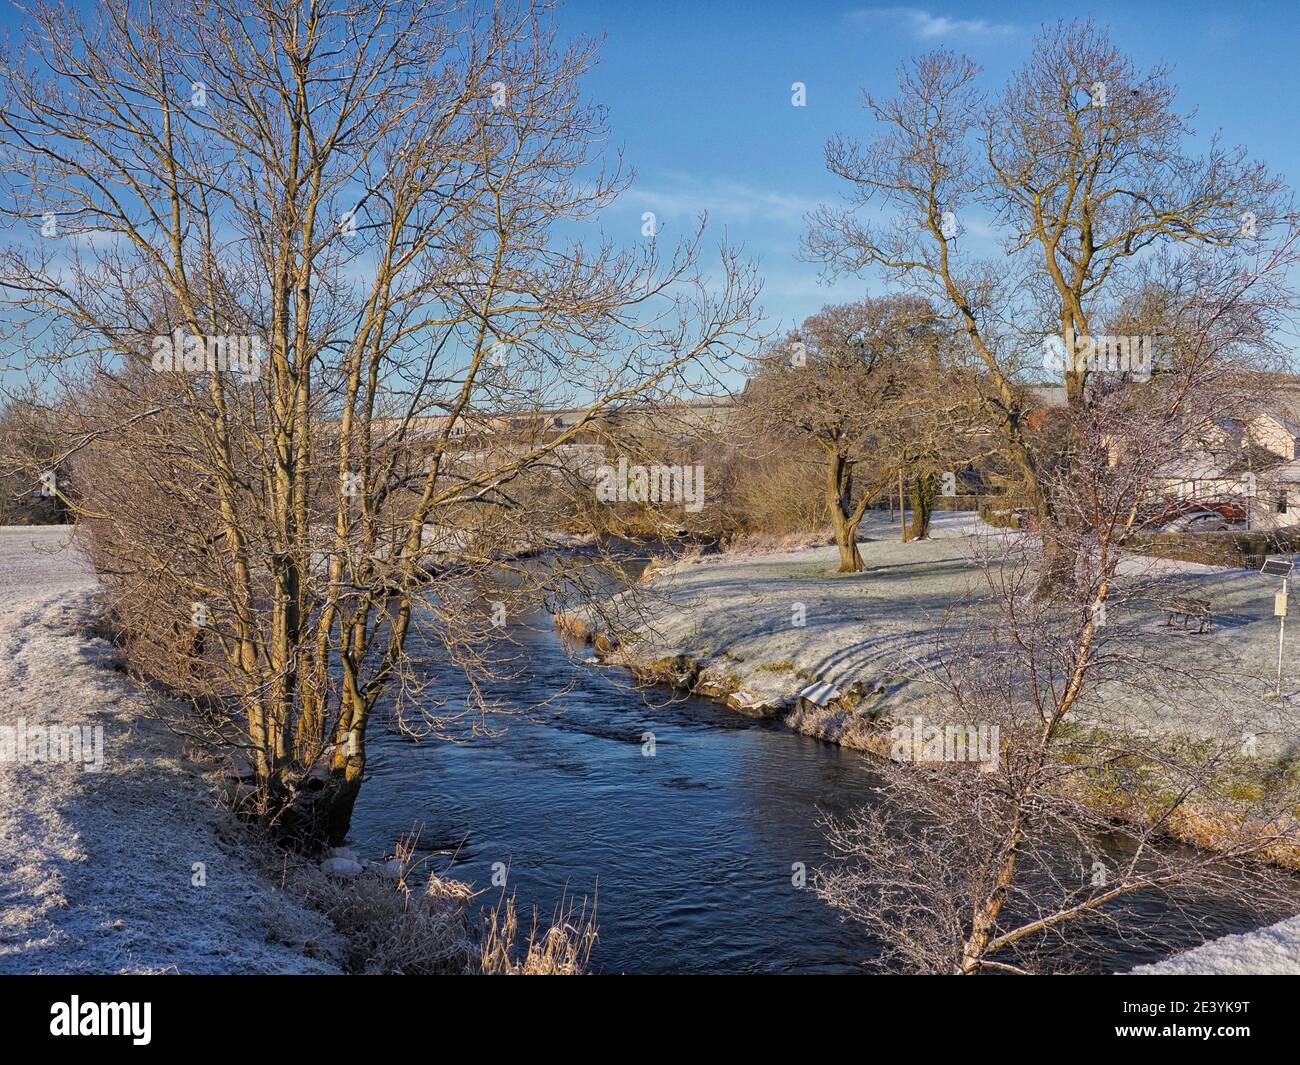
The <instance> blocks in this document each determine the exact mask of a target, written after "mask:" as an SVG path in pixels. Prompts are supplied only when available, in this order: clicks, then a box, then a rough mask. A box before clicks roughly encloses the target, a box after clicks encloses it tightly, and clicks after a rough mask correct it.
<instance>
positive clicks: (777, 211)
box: [620, 175, 817, 229]
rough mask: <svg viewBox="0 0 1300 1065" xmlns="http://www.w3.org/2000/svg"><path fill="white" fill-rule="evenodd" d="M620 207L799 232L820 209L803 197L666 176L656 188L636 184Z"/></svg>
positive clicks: (735, 183) (736, 184) (734, 183)
mask: <svg viewBox="0 0 1300 1065" xmlns="http://www.w3.org/2000/svg"><path fill="white" fill-rule="evenodd" d="M620 204H621V205H623V206H631V205H636V206H638V207H640V208H642V209H644V210H650V211H654V212H656V213H657V214H658V215H660V216H661V217H663V218H667V219H671V220H674V221H678V222H681V221H693V220H694V219H695V218H696V216H698V215H699V214H701V213H703V212H707V213H708V215H709V219H710V222H711V223H721V224H726V223H727V222H766V223H769V224H772V225H778V226H784V227H791V226H793V227H796V228H800V229H802V227H803V224H804V221H803V218H804V215H806V214H807V213H808V212H809V211H812V210H814V209H815V208H816V207H817V201H816V200H810V199H807V198H805V197H802V196H797V195H790V194H788V193H783V192H777V191H775V190H772V189H761V188H755V187H754V186H752V185H746V184H744V183H743V182H738V181H727V180H700V179H698V178H693V177H690V176H687V175H667V176H666V178H665V179H663V180H660V181H658V182H656V183H655V184H653V185H650V184H647V185H640V184H637V185H635V186H633V188H632V190H631V191H629V192H628V193H627V194H626V196H625V197H624V199H623V200H621V201H620Z"/></svg>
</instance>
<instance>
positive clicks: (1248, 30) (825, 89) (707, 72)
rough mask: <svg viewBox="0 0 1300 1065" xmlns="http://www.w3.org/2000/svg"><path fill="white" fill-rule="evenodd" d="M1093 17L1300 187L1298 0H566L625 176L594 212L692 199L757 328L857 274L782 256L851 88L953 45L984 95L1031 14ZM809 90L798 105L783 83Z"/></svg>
mask: <svg viewBox="0 0 1300 1065" xmlns="http://www.w3.org/2000/svg"><path fill="white" fill-rule="evenodd" d="M1089 14H1091V15H1092V16H1093V18H1094V19H1095V21H1096V22H1098V23H1100V24H1102V25H1105V26H1108V27H1109V28H1110V32H1111V35H1112V37H1113V39H1114V40H1115V41H1116V43H1117V44H1119V45H1120V47H1122V48H1123V49H1124V50H1126V51H1127V52H1129V54H1130V55H1132V56H1133V58H1134V60H1135V62H1137V64H1138V65H1139V67H1145V66H1150V65H1154V64H1155V63H1158V62H1162V61H1163V62H1164V63H1165V64H1166V65H1168V66H1169V67H1170V68H1171V71H1172V80H1173V82H1174V84H1175V85H1177V86H1178V87H1179V89H1180V97H1179V100H1180V104H1181V107H1182V110H1184V111H1187V110H1189V109H1193V108H1194V109H1196V111H1197V112H1198V114H1197V117H1196V119H1195V120H1194V123H1193V124H1194V126H1195V128H1196V129H1197V131H1198V133H1201V134H1205V133H1209V132H1212V131H1214V130H1215V129H1220V130H1222V131H1223V133H1224V135H1225V138H1226V139H1227V140H1228V142H1230V143H1233V144H1236V143H1242V144H1245V145H1246V146H1247V147H1248V148H1249V149H1250V151H1251V153H1252V154H1253V155H1254V156H1255V157H1257V158H1260V159H1262V160H1264V161H1265V162H1266V163H1268V164H1269V166H1270V167H1271V168H1272V169H1274V170H1275V171H1278V172H1280V173H1281V174H1282V175H1283V176H1284V177H1286V178H1288V179H1289V181H1290V182H1291V183H1292V184H1293V185H1294V184H1295V183H1296V181H1297V180H1300V158H1298V157H1300V145H1298V141H1297V123H1296V118H1295V108H1296V105H1297V103H1298V102H1300V61H1298V60H1297V56H1296V42H1297V41H1300V5H1296V4H1294V3H1251V2H1249V0H1247V2H1238V3H1232V4H1224V3H1203V2H1192V3H1187V2H1183V3H1150V2H1147V3H1142V4H1140V5H1134V4H1108V5H1102V6H1098V7H1095V8H1092V9H1089V8H1086V7H1080V6H1078V5H1070V4H1056V3H1051V4H1047V3H1039V4H1012V3H978V2H975V3H972V2H969V0H967V2H963V3H953V4H947V5H937V6H930V5H925V6H916V7H910V6H894V5H881V6H876V7H871V6H864V5H853V4H843V3H827V2H817V0H813V2H795V0H747V2H735V3H733V2H729V0H728V2H719V0H700V2H696V3H688V2H680V0H668V2H655V3H622V2H619V3H601V2H597V0H570V2H568V3H566V4H563V5H562V6H561V8H560V10H559V15H558V20H559V25H560V27H561V29H562V30H563V31H564V32H566V33H567V32H573V33H586V34H591V35H601V34H603V35H604V37H605V41H604V45H603V47H602V48H601V57H602V61H601V65H600V66H599V68H598V69H597V70H595V71H594V72H593V73H592V75H591V76H590V78H589V80H588V83H587V84H588V88H589V90H590V92H591V94H592V96H593V97H594V98H595V99H596V100H598V101H600V102H602V103H604V104H606V105H607V106H608V107H609V108H610V125H611V130H612V133H613V141H614V143H615V144H621V145H622V146H623V147H624V149H625V151H626V158H627V162H628V163H629V164H630V165H631V166H632V167H634V168H635V170H636V171H637V180H636V183H635V185H634V186H633V188H632V190H630V191H629V192H628V193H627V194H626V195H625V197H624V198H623V199H622V200H620V202H619V204H618V206H617V207H616V208H615V209H613V210H612V211H611V212H610V214H609V216H608V217H607V219H606V226H607V227H608V228H609V229H610V231H611V232H612V233H615V234H617V233H619V232H621V230H622V227H627V232H628V233H631V234H636V233H638V232H639V229H640V225H641V214H642V212H643V211H645V210H653V211H655V212H656V214H657V215H658V217H659V220H660V225H661V234H664V235H667V234H669V233H672V232H674V231H676V232H681V231H682V230H683V229H687V228H690V224H691V221H692V220H693V218H694V217H695V215H696V214H697V213H698V212H699V211H700V210H702V209H707V210H708V211H709V217H710V229H711V230H712V231H713V232H716V233H720V232H721V231H723V230H725V231H726V233H727V235H728V237H729V238H730V239H732V240H733V241H741V242H743V243H744V245H745V247H746V248H747V250H748V251H749V253H750V255H751V256H753V257H755V258H757V259H758V260H759V263H760V266H761V269H762V273H763V275H764V277H765V279H766V283H765V287H764V294H763V305H764V308H765V309H766V311H767V313H768V315H769V319H770V324H772V325H777V324H780V325H784V326H789V325H793V324H795V323H796V322H798V321H799V320H800V319H802V318H803V317H804V316H805V315H807V314H809V313H811V312H812V311H815V310H816V309H817V308H818V307H820V306H821V305H822V304H823V303H825V302H829V301H837V300H842V299H850V298H853V297H855V296H857V295H860V294H862V293H863V292H864V291H866V290H867V288H868V283H867V282H866V281H841V282H840V283H839V284H838V285H837V286H836V287H835V288H833V289H831V288H827V287H826V286H824V285H821V284H819V283H818V277H817V274H818V271H817V268H816V267H815V266H813V265H810V264H807V263H802V262H800V261H799V260H798V258H797V256H798V246H799V238H800V235H801V234H802V232H803V229H804V225H803V220H802V219H803V215H804V213H805V212H806V211H808V210H809V209H810V208H812V207H813V206H815V205H816V204H817V203H818V202H825V201H832V200H835V199H836V198H837V197H838V196H839V195H840V191H841V190H840V188H839V182H838V181H837V180H836V179H834V178H832V177H831V176H830V175H829V174H828V173H827V172H826V170H825V165H824V161H823V156H822V151H823V146H824V144H825V141H826V138H827V137H828V136H829V135H831V134H832V133H833V132H835V131H837V130H839V131H844V132H848V133H853V134H856V135H860V136H865V135H866V134H867V133H868V132H869V125H868V117H867V114H866V112H865V111H864V110H863V109H862V107H861V101H862V90H863V89H867V90H868V91H870V92H872V93H874V94H879V95H889V94H891V92H892V87H893V85H894V84H895V75H896V71H897V68H898V65H899V63H900V62H902V61H903V60H905V59H906V58H907V57H909V56H912V55H917V54H921V53H924V52H927V51H930V50H932V49H934V48H937V47H941V46H942V47H948V48H951V49H953V50H955V51H959V52H964V53H966V54H967V55H969V56H970V57H971V58H972V59H974V60H975V61H976V62H977V63H979V64H980V65H981V66H982V67H984V69H985V75H984V80H985V85H986V87H987V88H988V89H990V90H995V89H997V88H999V87H1000V86H1001V85H1002V84H1003V83H1004V82H1005V80H1006V78H1007V76H1008V75H1009V74H1010V73H1011V72H1012V71H1013V70H1014V69H1016V68H1017V67H1018V66H1020V65H1021V63H1023V61H1024V60H1025V58H1026V57H1027V55H1028V52H1029V48H1030V45H1031V43H1032V40H1033V36H1034V33H1035V31H1036V30H1037V29H1038V27H1039V26H1040V25H1041V24H1042V23H1044V22H1055V21H1056V20H1057V19H1058V18H1064V19H1071V18H1075V17H1083V16H1086V15H1089ZM794 81H802V82H804V83H805V84H806V85H807V106H806V107H804V108H795V107H792V106H791V104H790V85H791V83H792V82H794Z"/></svg>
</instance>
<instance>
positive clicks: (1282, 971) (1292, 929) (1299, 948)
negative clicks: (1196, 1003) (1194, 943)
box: [1133, 917, 1300, 976]
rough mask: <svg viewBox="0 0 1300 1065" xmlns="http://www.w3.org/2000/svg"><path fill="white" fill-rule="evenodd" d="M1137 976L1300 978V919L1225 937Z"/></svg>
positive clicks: (1145, 967) (1142, 968)
mask: <svg viewBox="0 0 1300 1065" xmlns="http://www.w3.org/2000/svg"><path fill="white" fill-rule="evenodd" d="M1133 972H1134V973H1135V974H1137V975H1148V974H1153V973H1154V974H1160V973H1165V974H1169V975H1173V976H1295V975H1297V974H1300V917H1289V918H1287V919H1286V920H1285V921H1279V922H1278V923H1277V924H1275V925H1269V926H1268V927H1267V928H1260V929H1257V930H1256V931H1254V932H1246V933H1244V934H1242V935H1239V936H1224V937H1223V938H1222V939H1216V940H1213V941H1212V942H1209V943H1203V944H1202V945H1201V946H1199V947H1196V948H1194V949H1192V950H1185V951H1183V953H1181V954H1175V955H1174V956H1173V957H1172V958H1166V959H1165V960H1164V961H1160V962H1156V963H1155V964H1153V965H1139V966H1138V967H1137V968H1136V969H1134V970H1133Z"/></svg>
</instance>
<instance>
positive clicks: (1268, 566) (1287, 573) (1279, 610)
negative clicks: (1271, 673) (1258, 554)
mask: <svg viewBox="0 0 1300 1065" xmlns="http://www.w3.org/2000/svg"><path fill="white" fill-rule="evenodd" d="M1294 568H1295V563H1294V562H1292V561H1291V559H1289V558H1276V557H1274V558H1266V559H1264V565H1262V566H1261V567H1260V569H1259V571H1260V573H1267V574H1270V575H1271V576H1274V577H1281V578H1282V590H1281V591H1280V592H1278V593H1277V594H1276V595H1274V596H1273V616H1274V617H1275V618H1277V688H1276V689H1275V691H1274V694H1276V695H1277V697H1278V698H1279V699H1281V698H1282V641H1283V640H1284V639H1285V638H1286V615H1287V603H1288V600H1289V591H1290V589H1289V587H1288V584H1289V582H1290V578H1291V571H1292V570H1293V569H1294Z"/></svg>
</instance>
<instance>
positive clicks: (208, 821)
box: [0, 527, 339, 973]
mask: <svg viewBox="0 0 1300 1065" xmlns="http://www.w3.org/2000/svg"><path fill="white" fill-rule="evenodd" d="M95 591H96V584H95V580H94V577H93V576H92V574H91V573H90V571H89V569H88V567H87V566H86V564H85V562H84V561H83V560H82V558H81V557H80V556H79V554H78V553H77V551H76V548H75V546H73V545H72V544H71V543H70V535H69V530H68V529H66V528H62V527H34V528H27V527H21V528H0V691H2V692H4V693H5V696H6V698H5V699H4V700H3V701H0V728H5V727H7V728H9V729H12V730H14V731H13V732H12V733H8V734H0V746H2V742H3V740H2V735H9V736H11V737H12V738H13V742H14V743H15V744H16V743H18V742H19V740H18V739H17V738H18V737H19V736H21V735H22V734H23V733H24V732H25V733H26V735H27V737H28V742H27V743H26V744H25V745H24V746H23V749H24V750H25V751H27V753H28V756H29V758H30V757H32V755H33V752H34V751H35V750H36V748H35V747H34V746H33V745H32V742H31V737H32V736H33V735H35V734H37V733H35V732H34V730H36V729H41V728H44V727H45V726H47V725H51V724H56V723H57V724H60V725H65V726H67V725H77V726H83V727H88V728H89V729H90V730H91V731H90V732H87V733H84V736H85V738H86V739H87V741H88V745H87V748H86V749H87V750H89V748H90V747H92V746H94V743H95V741H94V739H93V738H92V737H93V736H94V731H93V730H94V729H95V728H96V727H102V730H103V731H102V769H101V770H100V771H98V772H94V771H87V770H86V768H85V767H84V765H73V764H68V763H67V762H52V761H48V760H47V761H34V760H26V761H24V760H13V759H10V760H0V973H34V972H36V973H77V972H85V973H114V972H132V973H159V972H182V973H281V972H296V973H299V972H306V973H330V972H338V971H339V970H338V968H337V966H336V965H335V964H334V963H333V962H332V961H329V960H324V959H328V958H332V957H335V956H336V944H335V935H334V932H333V929H332V928H331V927H330V925H329V923H328V922H327V921H326V919H325V918H324V917H322V916H321V915H320V914H318V913H315V912H314V911H312V910H310V909H309V908H307V907H306V906H305V905H304V904H303V903H302V902H301V901H299V900H298V899H297V898H295V897H293V896H290V895H286V894H285V893H284V892H281V891H277V890H275V889H274V888H273V887H272V885H271V884H270V883H269V882H268V881H267V880H266V879H265V878H264V877H263V876H261V875H260V874H259V873H258V872H257V870H256V869H255V868H254V867H253V866H252V864H251V862H250V861H249V860H248V859H247V858H245V857H242V856H241V855H240V854H239V852H238V851H237V849H235V848H233V847H231V846H230V845H228V844H226V843H223V842H222V841H221V840H220V838H219V836H218V826H219V823H220V815H219V814H218V812H217V810H216V809H215V808H214V806H213V803H212V800H211V788H210V784H209V782H208V781H207V780H206V779H205V778H204V777H203V776H202V775H201V774H200V772H199V770H198V769H197V767H196V766H194V765H193V764H192V763H190V762H188V761H187V760H185V759H184V758H183V757H182V755H181V746H182V745H181V743H180V741H179V740H178V739H176V738H175V737H174V736H172V735H171V734H170V733H168V732H167V731H166V730H165V729H163V728H162V727H161V726H160V725H159V724H158V723H157V722H156V721H154V720H153V719H152V717H151V715H150V714H149V709H150V702H151V701H152V700H155V699H157V698H158V697H157V696H156V695H154V694H152V693H148V692H143V691H141V690H140V689H138V688H137V687H136V686H135V685H134V684H133V683H132V682H131V681H130V680H129V679H128V678H127V677H126V676H124V675H123V674H122V673H120V672H118V671H116V670H115V669H114V655H113V648H112V647H111V645H110V644H109V643H107V642H106V641H105V640H102V639H100V638H98V637H96V636H95V635H93V634H92V633H91V632H89V631H87V630H88V626H90V625H91V624H92V622H93V619H94V616H95V613H94V598H95ZM84 761H87V762H91V764H92V766H93V761H92V760H91V759H90V758H89V757H86V758H84ZM200 881H202V883H199V882H200Z"/></svg>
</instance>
